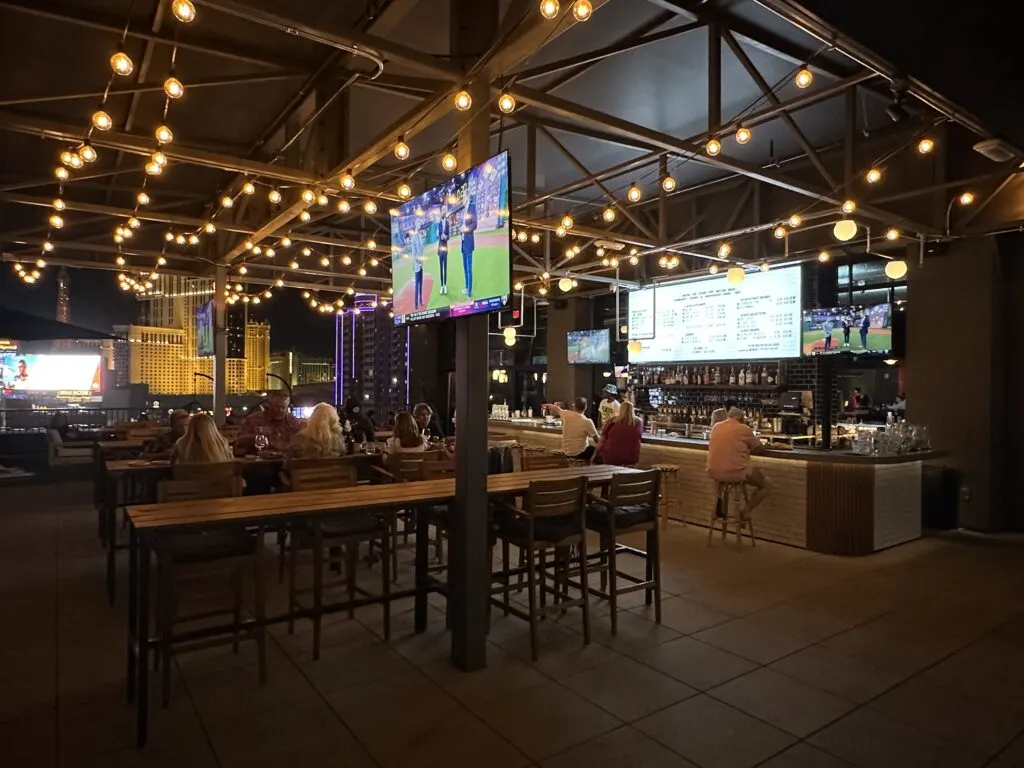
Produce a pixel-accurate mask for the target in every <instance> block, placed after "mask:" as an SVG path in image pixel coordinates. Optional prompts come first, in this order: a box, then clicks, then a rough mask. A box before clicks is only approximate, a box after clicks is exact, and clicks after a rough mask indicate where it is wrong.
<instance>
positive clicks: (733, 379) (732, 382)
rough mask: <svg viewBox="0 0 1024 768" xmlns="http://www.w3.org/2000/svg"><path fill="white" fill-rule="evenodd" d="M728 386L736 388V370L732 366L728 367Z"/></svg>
mask: <svg viewBox="0 0 1024 768" xmlns="http://www.w3.org/2000/svg"><path fill="white" fill-rule="evenodd" d="M729 386H730V387H735V386H736V368H735V366H732V365H730V366H729Z"/></svg>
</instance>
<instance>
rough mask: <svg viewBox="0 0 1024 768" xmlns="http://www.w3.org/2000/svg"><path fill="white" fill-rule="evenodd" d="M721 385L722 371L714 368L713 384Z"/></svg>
mask: <svg viewBox="0 0 1024 768" xmlns="http://www.w3.org/2000/svg"><path fill="white" fill-rule="evenodd" d="M721 383H722V369H721V367H719V366H717V365H716V366H715V384H716V385H717V384H721Z"/></svg>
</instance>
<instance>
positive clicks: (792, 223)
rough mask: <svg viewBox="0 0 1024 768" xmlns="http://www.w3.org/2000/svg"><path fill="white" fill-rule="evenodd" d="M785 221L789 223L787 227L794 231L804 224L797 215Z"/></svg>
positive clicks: (801, 218)
mask: <svg viewBox="0 0 1024 768" xmlns="http://www.w3.org/2000/svg"><path fill="white" fill-rule="evenodd" d="M787 221H788V222H789V226H790V227H791V228H792V229H796V228H797V227H799V226H800V225H801V224H803V223H804V219H803V217H802V216H801V215H800V214H799V213H794V214H793V215H792V216H790V217H789V218H788V219H787Z"/></svg>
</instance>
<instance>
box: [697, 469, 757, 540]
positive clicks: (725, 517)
mask: <svg viewBox="0 0 1024 768" xmlns="http://www.w3.org/2000/svg"><path fill="white" fill-rule="evenodd" d="M736 496H740V497H741V498H742V506H741V507H740V508H739V510H738V511H737V512H735V513H734V512H733V511H732V509H731V507H732V505H731V503H730V500H731V499H733V498H734V497H736ZM749 502H750V494H749V493H748V491H747V484H746V483H745V482H743V481H740V482H738V483H722V482H718V483H715V505H714V506H713V507H712V508H711V520H710V522H709V523H708V546H710V545H711V537H712V536H713V535H714V533H715V525H716V523H719V522H721V524H722V541H723V542H724V541H725V538H726V535H727V534H728V533H729V524H730V523H734V524H735V526H736V546H742V545H743V526H744V525H745V526H747V533H748V534H749V535H750V546H752V547H756V546H757V542H756V541H755V539H754V522H753V519H752V517H751V515H749V514H746V509H747V504H748V503H749ZM719 504H720V505H721V509H722V514H721V515H717V514H715V513H716V512H717V510H718V507H719Z"/></svg>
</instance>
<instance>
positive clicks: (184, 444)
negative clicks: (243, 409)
mask: <svg viewBox="0 0 1024 768" xmlns="http://www.w3.org/2000/svg"><path fill="white" fill-rule="evenodd" d="M172 460H173V461H176V462H178V463H180V464H213V463H216V462H221V461H234V460H235V457H234V455H233V454H232V452H231V445H230V444H229V443H228V441H227V440H225V439H224V436H223V435H222V434H221V433H220V430H218V429H217V422H215V421H214V420H213V417H212V416H211V415H210V414H208V413H197V414H196V415H195V416H193V417H192V418H191V419H189V420H188V426H187V427H186V428H185V434H184V435H182V437H181V438H180V439H179V440H178V442H176V443H175V444H174V453H173V455H172Z"/></svg>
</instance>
